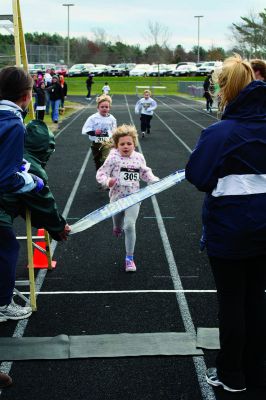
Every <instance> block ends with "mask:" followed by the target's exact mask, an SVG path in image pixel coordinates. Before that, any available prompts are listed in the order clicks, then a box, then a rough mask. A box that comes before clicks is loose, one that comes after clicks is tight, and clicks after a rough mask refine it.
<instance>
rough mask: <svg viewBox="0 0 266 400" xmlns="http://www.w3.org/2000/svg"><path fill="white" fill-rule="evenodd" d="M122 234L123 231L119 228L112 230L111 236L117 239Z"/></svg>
mask: <svg viewBox="0 0 266 400" xmlns="http://www.w3.org/2000/svg"><path fill="white" fill-rule="evenodd" d="M122 233H123V229H121V228H114V229H113V235H114V236H116V237H117V238H118V237H120V236H121V235H122Z"/></svg>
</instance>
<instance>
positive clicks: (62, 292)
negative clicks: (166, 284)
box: [21, 289, 216, 296]
mask: <svg viewBox="0 0 266 400" xmlns="http://www.w3.org/2000/svg"><path fill="white" fill-rule="evenodd" d="M21 293H22V294H25V295H27V294H30V292H21ZM131 293H132V294H134V293H139V294H142V293H144V294H145V293H166V294H167V293H216V290H214V289H210V290H209V289H207V290H200V289H191V290H190V289H175V290H172V289H169V290H167V289H165V290H161V289H147V290H145V289H144V290H74V291H70V290H68V291H67V290H66V291H60V290H59V291H56V292H36V294H38V295H40V294H41V295H44V294H45V295H53V296H54V295H62V294H63V295H80V294H81V295H86V294H131Z"/></svg>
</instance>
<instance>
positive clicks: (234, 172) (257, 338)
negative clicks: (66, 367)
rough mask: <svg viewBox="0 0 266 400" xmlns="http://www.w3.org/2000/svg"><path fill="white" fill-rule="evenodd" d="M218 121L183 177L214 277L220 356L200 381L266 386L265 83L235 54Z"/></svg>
mask: <svg viewBox="0 0 266 400" xmlns="http://www.w3.org/2000/svg"><path fill="white" fill-rule="evenodd" d="M218 83H219V86H220V97H221V107H222V109H223V114H222V119H221V121H219V122H217V123H215V124H213V125H211V126H209V127H208V128H207V129H205V130H203V132H202V134H201V136H200V139H199V141H198V143H197V145H196V148H195V149H194V151H193V152H192V154H191V156H190V159H189V161H188V164H187V167H186V178H187V179H188V181H190V182H191V183H192V184H193V185H195V186H196V187H197V188H198V189H199V190H200V191H202V192H205V193H206V196H205V200H204V204H203V212H202V219H203V227H204V229H203V236H204V237H203V242H204V244H205V246H206V249H207V253H208V257H209V261H210V265H211V268H212V272H213V275H214V279H215V283H216V287H217V297H218V307H219V315H218V317H219V334H220V347H221V348H220V351H219V352H218V355H217V359H216V368H209V369H208V370H207V372H206V379H207V382H208V383H209V384H211V385H213V386H222V387H223V389H225V390H227V391H231V392H239V391H244V390H246V387H248V386H251V385H263V386H264V385H265V381H266V380H265V377H266V376H265V370H264V361H265V338H266V329H265V317H266V309H265V287H266V285H265V281H266V279H265V278H266V84H265V83H264V82H262V81H259V80H255V76H254V72H253V70H252V68H251V65H250V64H249V63H248V62H246V61H243V60H242V59H241V57H240V56H238V55H237V54H236V55H235V56H234V57H230V58H228V59H227V60H225V62H224V64H223V67H222V70H221V72H220V73H219V75H218Z"/></svg>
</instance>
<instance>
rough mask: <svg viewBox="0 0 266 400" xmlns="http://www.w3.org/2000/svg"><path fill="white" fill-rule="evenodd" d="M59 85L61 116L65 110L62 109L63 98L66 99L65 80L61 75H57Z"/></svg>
mask: <svg viewBox="0 0 266 400" xmlns="http://www.w3.org/2000/svg"><path fill="white" fill-rule="evenodd" d="M59 83H60V85H61V88H62V98H61V104H60V110H61V113H62V114H63V113H64V111H65V108H64V105H65V98H66V97H67V83H66V82H65V78H64V76H63V75H59Z"/></svg>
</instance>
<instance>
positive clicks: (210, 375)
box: [206, 368, 247, 392]
mask: <svg viewBox="0 0 266 400" xmlns="http://www.w3.org/2000/svg"><path fill="white" fill-rule="evenodd" d="M206 381H207V382H208V384H209V385H212V386H222V387H223V389H224V390H227V391H228V392H244V391H245V390H247V389H246V388H245V387H243V388H239V389H233V388H231V387H229V386H227V385H225V384H224V383H223V382H222V381H220V380H219V378H218V375H217V369H216V368H209V369H207V371H206Z"/></svg>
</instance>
